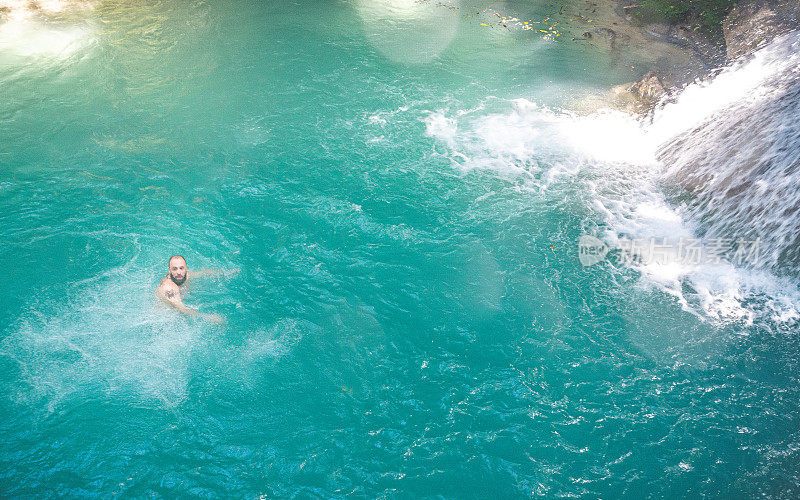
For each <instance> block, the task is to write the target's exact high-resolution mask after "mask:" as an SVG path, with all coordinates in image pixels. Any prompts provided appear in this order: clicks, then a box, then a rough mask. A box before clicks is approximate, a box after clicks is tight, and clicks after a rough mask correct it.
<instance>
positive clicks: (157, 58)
mask: <svg viewBox="0 0 800 500" xmlns="http://www.w3.org/2000/svg"><path fill="white" fill-rule="evenodd" d="M448 5H450V6H452V4H448ZM448 5H443V4H437V3H435V2H422V3H419V2H404V1H400V0H397V1H394V2H388V1H387V2H383V3H381V2H366V1H364V2H361V3H359V2H355V1H330V2H327V1H326V2H287V3H277V2H276V3H266V2H263V3H250V2H244V1H240V2H226V3H222V2H202V1H197V2H130V3H125V2H98V3H93V4H67V5H66V7H65V9H64V10H62V11H60V12H57V13H47V12H45V13H42V12H36V13H32V14H26V15H25V16H23V15H22V14H20V16H19V17H18V18H7V19H6V21H5V24H3V25H0V30H2V31H0V48H1V49H2V52H0V75H2V76H1V77H0V85H1V86H2V89H3V96H4V98H3V99H2V100H0V167H2V168H1V169H0V193H2V195H1V197H0V213H1V214H2V215H0V221H1V222H2V224H0V227H1V229H0V236H2V240H3V245H2V246H0V265H2V273H0V301H2V309H0V331H2V341H0V365H1V366H2V375H0V388H2V389H1V391H0V396H1V397H2V404H0V412H1V413H0V416H1V417H2V418H0V438H1V441H0V444H1V445H2V446H1V447H0V492H1V493H2V494H3V496H22V497H40V496H69V497H76V496H103V497H107V496H111V495H120V496H126V497H127V496H130V497H143V496H148V497H150V496H155V497H175V496H180V497H184V496H197V497H227V496H232V497H248V498H250V497H256V496H261V495H264V496H266V497H280V498H283V497H301V498H306V497H314V498H316V497H324V498H328V497H340V496H346V495H352V496H356V497H369V498H372V497H396V496H399V497H417V496H420V497H444V498H458V497H463V498H496V497H503V498H505V497H530V496H538V495H546V496H550V497H560V496H585V497H589V498H592V497H604V498H607V497H617V496H625V497H634V498H639V497H648V496H652V497H664V496H678V495H680V496H687V495H688V496H699V495H707V496H712V497H717V496H735V497H750V496H757V495H765V496H777V497H791V496H795V495H797V494H798V493H799V492H800V477H798V470H800V468H799V467H798V465H800V456H798V449H800V412H799V411H798V409H797V402H798V397H799V396H800V385H799V384H798V359H800V347H798V344H797V342H796V341H795V340H796V339H795V336H794V332H796V330H797V328H796V327H797V317H798V316H794V315H793V314H792V311H793V310H792V309H791V307H789V306H786V307H784V308H782V309H781V308H780V307H778V306H777V305H775V304H776V303H779V302H780V301H781V299H780V298H779V297H776V296H771V295H769V294H763V293H762V294H756V295H741V294H739V295H737V294H736V293H733V295H724V294H723V295H722V296H711V295H709V296H711V299H709V300H705V299H704V298H708V297H707V295H704V292H703V290H701V288H700V287H699V286H698V285H697V284H696V282H695V283H693V282H687V281H683V282H682V285H681V286H682V290H683V295H676V294H675V293H671V290H670V289H669V288H668V287H666V288H665V287H664V286H661V283H660V282H659V281H658V280H650V279H647V276H646V273H644V274H643V273H642V272H640V271H637V270H636V269H633V268H629V267H625V266H622V265H615V264H614V263H610V262H606V263H603V264H601V265H596V266H592V267H582V266H581V264H580V262H579V260H578V248H577V244H576V241H577V238H578V237H579V236H580V235H581V234H582V233H584V232H587V231H592V230H595V229H596V228H598V227H599V228H606V227H609V226H613V225H614V224H615V222H614V221H615V220H617V218H618V217H617V215H619V218H622V219H625V220H636V218H635V214H636V213H637V212H636V211H635V210H634V211H633V213H634V215H633V216H631V217H633V219H630V217H628V215H629V214H628V209H627V208H625V206H623V207H622V208H619V207H618V208H615V207H617V205H616V204H615V202H614V200H617V199H624V198H625V197H626V196H628V195H629V194H630V193H634V192H637V193H640V194H641V196H645V197H653V198H654V199H656V198H658V196H659V195H658V194H657V193H658V192H657V190H656V191H653V190H651V189H650V187H647V189H639V188H641V186H645V185H646V186H650V184H649V181H648V180H647V179H648V178H647V175H646V171H647V169H644V171H643V170H642V169H637V168H631V169H628V168H627V167H621V166H620V165H623V164H624V162H622V163H620V162H619V161H617V160H613V161H612V160H609V159H607V158H606V159H603V158H600V159H598V155H592V154H587V153H586V152H585V151H583V150H582V149H581V148H580V147H577V146H575V144H573V143H570V142H569V141H568V140H567V139H565V138H569V137H573V138H574V137H575V136H571V135H570V134H571V133H573V132H574V133H575V134H578V138H579V139H580V140H579V141H578V142H579V143H581V144H582V143H587V144H596V143H597V142H598V141H600V142H602V138H600V139H598V137H597V135H596V134H593V133H591V131H590V132H582V130H583V129H582V127H583V126H584V125H585V123H586V122H585V121H582V120H581V119H579V118H578V117H575V116H574V115H572V114H570V113H566V112H563V111H560V109H561V108H562V107H563V106H565V105H566V103H567V102H569V100H570V99H571V98H573V97H574V96H576V95H583V94H584V93H586V92H588V91H591V90H595V89H598V88H603V87H607V86H609V85H611V84H616V83H621V82H624V81H626V80H629V79H630V78H631V72H630V68H629V66H628V65H627V63H625V64H622V63H621V62H620V61H619V60H615V59H613V58H608V57H605V56H604V55H603V54H602V53H600V52H596V51H593V49H592V48H591V47H587V46H585V45H581V44H578V43H569V42H568V41H567V39H568V38H569V36H568V35H563V36H562V37H560V38H558V39H541V38H539V37H531V40H527V39H526V38H527V37H526V33H525V32H522V31H519V30H517V31H512V30H510V29H505V30H503V29H499V28H498V27H497V26H495V25H491V26H489V27H486V26H482V25H481V24H480V23H482V22H485V23H487V24H488V23H493V22H494V23H496V21H494V20H493V19H492V16H493V14H492V13H491V12H484V9H488V8H491V9H495V10H498V11H502V12H508V13H509V16H511V15H512V14H513V15H516V16H518V17H519V18H520V19H542V18H544V17H546V16H548V15H552V14H553V12H554V9H556V7H558V6H551V5H547V4H544V3H542V4H530V3H527V2H524V3H522V2H521V3H513V2H504V3H495V4H490V3H480V4H479V3H473V4H464V3H462V4H461V5H460V6H459V8H458V9H456V10H455V11H454V10H452V9H450V8H448ZM473 11H474V12H473ZM26 16H27V17H26ZM467 16H469V17H467ZM494 19H496V17H495V18H494ZM519 99H524V101H520V100H519ZM591 120H592V119H591V118H590V119H589V123H592V121H591ZM600 127H601V128H602V122H601V125H600ZM591 130H595V132H596V131H597V129H596V128H595V129H591ZM565 131H566V132H565ZM581 134H584V135H581ZM637 190H638V191H637ZM654 193H655V194H654ZM637 196H638V195H637ZM609 213H610V214H611V215H609ZM626 217H628V218H626ZM174 253H181V254H183V255H184V256H186V259H187V261H188V264H189V267H190V268H195V269H200V268H213V269H220V270H228V271H232V270H235V269H240V270H241V272H240V273H239V274H236V273H225V274H223V275H222V276H217V277H210V278H198V280H197V281H196V282H195V283H193V284H192V285H191V286H192V289H191V293H190V294H189V295H188V297H187V298H186V302H187V304H188V305H190V306H192V307H197V308H199V309H200V311H201V312H216V313H219V314H221V315H223V316H224V317H225V318H226V321H225V323H224V324H222V325H214V324H211V323H208V322H205V321H202V320H199V319H195V318H187V317H180V316H179V315H178V314H177V313H174V312H172V311H167V310H165V309H163V308H162V307H160V306H159V305H158V304H156V302H155V300H154V299H153V295H152V291H153V289H154V287H155V284H156V283H157V282H158V280H159V279H160V277H161V276H162V274H163V272H164V267H165V266H166V262H167V258H168V257H169V256H170V255H172V254H174ZM712 272H713V271H712ZM732 273H733V274H730V276H734V277H735V276H739V275H738V274H736V273H735V272H733V271H732ZM732 279H733V278H732ZM789 285H790V287H791V286H793V285H792V284H791V283H790V284H789ZM673 292H674V291H673ZM686 297H688V298H686ZM725 299H736V300H737V302H736V304H735V307H732V309H731V307H728V308H725V307H722V306H719V305H720V304H723V305H725V304H727V303H725ZM704 300H705V301H704ZM709 304H711V306H714V305H715V304H716V305H717V306H719V307H716V308H715V307H711V306H709ZM704 306H708V307H704ZM726 307H727V306H726ZM731 310H733V312H730V311H731ZM721 311H722V312H721ZM726 311H727V312H726ZM737 311H739V312H741V311H743V312H742V313H741V314H739V313H737ZM775 311H778V312H779V313H780V314H777V313H775ZM776 315H777V317H776Z"/></svg>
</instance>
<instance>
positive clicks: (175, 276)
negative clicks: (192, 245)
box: [169, 257, 187, 286]
mask: <svg viewBox="0 0 800 500" xmlns="http://www.w3.org/2000/svg"><path fill="white" fill-rule="evenodd" d="M186 271H187V269H186V261H185V260H183V259H181V258H178V257H175V258H174V259H172V260H170V261H169V277H170V279H172V281H173V282H174V283H175V284H176V285H178V286H181V285H183V282H184V281H186Z"/></svg>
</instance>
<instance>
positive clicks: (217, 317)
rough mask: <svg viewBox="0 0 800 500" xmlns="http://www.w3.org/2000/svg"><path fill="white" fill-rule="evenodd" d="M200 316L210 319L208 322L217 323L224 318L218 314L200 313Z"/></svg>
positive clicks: (223, 320) (222, 321) (221, 321)
mask: <svg viewBox="0 0 800 500" xmlns="http://www.w3.org/2000/svg"><path fill="white" fill-rule="evenodd" d="M200 316H201V317H202V318H203V319H205V320H206V321H210V322H212V323H216V324H218V325H219V324H222V323H224V322H225V318H223V317H222V316H220V315H219V314H201V315H200Z"/></svg>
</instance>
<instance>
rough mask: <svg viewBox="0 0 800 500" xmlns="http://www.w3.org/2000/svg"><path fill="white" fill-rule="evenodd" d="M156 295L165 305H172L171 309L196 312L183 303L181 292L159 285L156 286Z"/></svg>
mask: <svg viewBox="0 0 800 500" xmlns="http://www.w3.org/2000/svg"><path fill="white" fill-rule="evenodd" d="M156 296H157V297H158V298H159V299H161V301H162V302H163V303H165V304H166V305H168V306H170V307H172V308H173V309H177V310H178V311H180V312H182V313H184V314H190V315H195V314H198V311H196V310H194V309H190V308H188V307H186V306H185V305H183V300H181V294H180V293H179V292H178V291H176V290H173V289H171V288H167V287H164V286H161V285H159V286H158V288H156Z"/></svg>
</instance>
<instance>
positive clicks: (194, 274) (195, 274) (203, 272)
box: [186, 268, 240, 278]
mask: <svg viewBox="0 0 800 500" xmlns="http://www.w3.org/2000/svg"><path fill="white" fill-rule="evenodd" d="M239 271H240V270H239V269H238V268H237V269H229V270H224V269H223V270H219V269H199V270H197V271H189V272H188V273H187V274H186V275H187V277H189V278H199V277H201V276H224V275H226V274H229V275H231V276H233V275H236V274H238V273H239Z"/></svg>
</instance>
